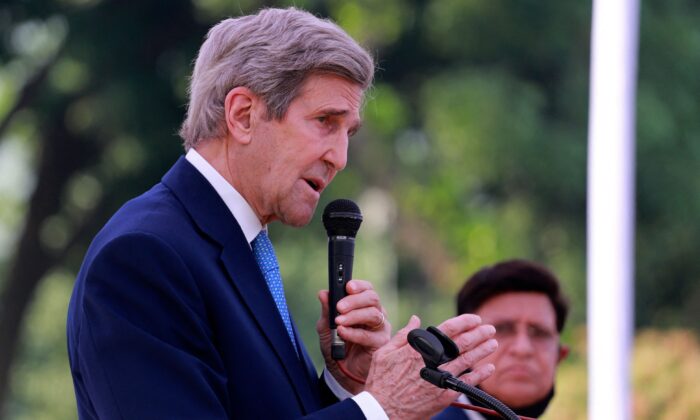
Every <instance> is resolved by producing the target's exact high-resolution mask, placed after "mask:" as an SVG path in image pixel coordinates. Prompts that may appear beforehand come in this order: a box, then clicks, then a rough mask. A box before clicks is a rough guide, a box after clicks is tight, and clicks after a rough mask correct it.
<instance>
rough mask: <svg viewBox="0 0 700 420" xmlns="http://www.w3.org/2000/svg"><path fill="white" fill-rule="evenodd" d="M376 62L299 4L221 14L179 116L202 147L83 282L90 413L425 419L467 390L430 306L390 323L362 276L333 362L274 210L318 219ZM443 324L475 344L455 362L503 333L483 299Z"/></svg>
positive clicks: (83, 373)
mask: <svg viewBox="0 0 700 420" xmlns="http://www.w3.org/2000/svg"><path fill="white" fill-rule="evenodd" d="M373 73H374V64H373V61H372V58H371V57H370V55H369V54H368V53H367V52H366V51H365V50H364V49H362V48H361V47H360V46H359V45H358V44H357V43H356V42H355V41H353V40H352V39H351V38H350V37H349V36H348V35H347V34H346V33H345V32H343V31H342V30H341V29H340V28H339V27H338V26H336V25H335V24H333V23H332V22H329V21H327V20H322V19H318V18H316V17H314V16H313V15H311V14H309V13H306V12H302V11H299V10H296V9H293V8H292V9H285V10H280V9H265V10H262V11H261V12H259V13H258V14H256V15H251V16H243V17H240V18H236V19H227V20H224V21H222V22H220V23H219V24H217V25H216V26H215V27H213V28H212V29H211V30H210V32H209V34H208V35H207V39H206V41H205V42H204V44H203V45H202V47H201V49H200V51H199V54H198V57H197V60H196V63H195V67H194V72H193V74H192V78H191V82H190V89H189V94H190V102H189V107H188V111H187V117H186V119H185V122H184V123H183V126H182V129H181V133H180V134H181V136H182V138H183V139H184V145H185V150H186V155H185V156H184V157H182V158H180V159H179V160H178V161H177V162H176V163H175V164H174V165H173V167H172V168H171V169H170V171H168V173H166V174H165V176H164V177H163V178H162V180H161V182H160V183H158V184H156V185H155V186H154V187H153V188H152V189H151V190H149V191H147V192H146V193H144V194H143V195H141V196H139V197H137V198H135V199H133V200H131V201H129V202H128V203H126V204H125V205H124V206H123V207H122V208H121V209H120V210H119V211H118V212H117V213H116V214H115V215H114V216H113V217H112V218H111V219H110V220H109V222H108V223H107V224H106V225H105V227H104V228H103V229H102V230H101V231H100V232H99V234H98V235H97V236H96V238H95V239H94V241H93V243H92V244H91V246H90V248H89V250H88V252H87V255H86V256H85V260H84V262H83V265H82V267H81V270H80V273H79V275H78V278H77V281H76V284H75V289H74V292H73V296H72V298H71V303H70V307H69V313H68V325H67V330H68V351H69V359H70V366H71V372H72V375H73V379H74V385H75V392H76V398H77V403H78V412H79V416H80V418H81V419H93V418H105V419H111V418H120V419H141V418H147V419H179V418H181V419H224V418H296V417H310V418H331V417H332V418H337V419H341V418H346V419H355V418H365V417H366V418H386V417H387V416H388V417H398V418H426V417H427V416H429V415H431V414H434V413H436V412H437V411H439V410H440V409H441V408H444V407H445V406H446V405H447V404H448V403H449V402H450V401H451V400H453V399H454V398H455V393H454V392H452V391H445V390H440V389H437V388H434V387H432V386H431V385H429V384H427V383H426V382H424V381H421V380H420V379H419V374H418V372H419V369H420V367H421V365H422V360H421V358H420V356H419V355H418V354H417V353H416V352H415V351H413V350H412V349H411V348H410V346H408V345H407V342H406V335H407V334H408V331H409V330H411V329H413V328H416V327H418V326H419V325H420V321H419V320H418V318H417V317H412V318H411V320H410V321H409V323H408V325H407V326H406V327H405V328H403V329H402V330H400V331H399V332H397V334H396V335H395V336H394V337H393V338H391V339H390V334H391V326H390V324H389V322H388V321H385V312H384V309H383V307H382V306H381V303H380V300H379V297H378V295H377V293H376V292H375V291H374V290H373V288H372V285H371V283H369V282H367V281H362V280H352V281H350V282H349V283H348V286H347V292H348V296H346V297H345V298H344V299H342V300H341V301H340V302H339V303H338V305H337V309H338V312H339V314H340V315H339V316H338V317H337V319H336V323H337V324H338V334H339V335H340V336H341V337H342V338H343V339H344V340H345V341H346V342H347V343H348V348H347V356H346V359H345V361H344V362H345V364H346V371H347V372H349V373H350V375H348V374H346V373H345V372H344V371H343V370H341V368H340V367H339V366H338V364H337V362H336V361H334V360H332V358H331V357H330V355H329V353H330V351H329V347H330V345H329V344H330V343H329V341H330V338H329V337H330V334H329V327H328V321H327V316H326V314H327V313H328V294H327V292H326V291H322V292H320V293H319V299H320V301H321V306H322V316H321V318H320V320H319V322H318V324H317V330H318V333H319V337H320V341H321V347H322V349H323V354H324V358H325V360H326V370H325V371H324V373H323V375H322V377H321V378H318V377H317V376H316V371H315V369H314V367H313V365H312V363H311V361H310V359H309V357H308V355H307V352H306V350H305V347H304V344H303V343H302V342H301V339H300V336H299V334H298V332H297V330H296V326H295V325H294V322H293V320H292V317H291V315H290V314H289V312H288V309H287V307H286V302H285V298H284V290H283V287H282V283H281V278H280V276H279V267H278V266H277V261H276V257H275V256H274V251H273V250H272V245H271V244H270V242H269V239H268V237H267V226H268V224H269V223H271V222H273V221H275V220H279V221H281V222H282V223H283V224H286V225H291V226H303V225H305V224H307V223H308V222H309V220H310V219H311V217H312V215H313V212H314V210H315V208H316V205H317V203H318V200H319V196H320V194H321V192H322V191H323V190H324V188H325V187H326V186H327V185H328V184H329V183H330V182H331V180H332V179H333V177H334V176H335V175H336V173H337V172H338V171H340V170H342V169H343V168H344V167H345V164H346V160H347V147H348V140H349V138H350V137H351V136H352V135H353V134H354V133H355V132H356V131H357V130H358V129H359V126H360V114H359V111H360V107H361V102H362V99H363V96H364V92H365V91H366V89H367V88H368V87H369V86H370V85H371V83H372V79H373ZM439 327H440V328H441V329H442V330H443V331H444V332H445V333H446V334H448V335H449V336H451V337H452V338H453V339H454V340H455V341H456V343H457V344H458V346H459V348H460V352H461V353H462V357H458V358H457V359H455V360H454V361H452V362H450V363H448V364H446V365H444V366H443V367H444V368H445V369H448V370H450V371H452V372H453V373H458V372H462V371H464V370H465V369H466V368H468V367H471V366H472V365H473V364H475V363H476V362H477V361H479V360H480V359H482V358H483V357H485V356H487V355H488V354H489V353H490V352H492V351H493V350H494V349H495V347H496V343H495V340H493V339H492V338H491V337H492V336H493V334H494V332H495V330H494V329H493V327H492V326H490V325H481V321H480V319H479V318H478V317H476V316H473V315H463V316H460V317H456V318H452V319H450V320H447V321H445V322H444V323H442V324H441V325H440V326H439ZM492 371H493V366H491V365H485V366H482V367H479V368H475V369H474V371H473V372H471V373H470V374H468V375H465V376H464V377H463V379H464V380H465V381H467V382H469V383H472V384H476V383H478V382H480V381H481V380H483V379H485V378H486V377H488V375H490V374H491V372H492Z"/></svg>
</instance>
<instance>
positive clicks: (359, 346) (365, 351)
mask: <svg viewBox="0 0 700 420" xmlns="http://www.w3.org/2000/svg"><path fill="white" fill-rule="evenodd" d="M346 291H347V293H348V295H347V296H345V297H344V298H343V299H341V300H340V301H339V302H338V305H337V310H338V316H337V317H336V319H335V323H336V326H337V331H338V335H339V336H340V337H341V338H342V339H343V340H344V341H345V359H343V360H342V362H341V363H343V364H344V366H345V368H346V369H347V370H348V371H349V372H350V373H352V374H353V375H354V376H356V377H358V378H361V379H363V380H364V379H365V378H367V373H368V372H369V368H370V364H371V362H372V354H373V353H374V352H375V351H376V350H377V349H378V348H380V347H382V346H383V345H385V344H386V343H388V342H389V338H390V337H391V324H390V323H389V321H388V320H387V319H386V312H385V311H384V308H383V307H382V305H381V302H380V301H379V295H378V294H377V292H376V291H375V290H374V288H373V287H372V284H371V283H370V282H368V281H364V280H350V281H349V282H348V283H347V285H346ZM318 299H319V300H320V301H321V318H319V320H318V322H317V323H316V331H317V332H318V336H319V339H320V343H321V353H323V358H324V359H325V360H326V368H327V369H328V371H329V372H330V373H331V374H332V375H333V377H334V378H335V379H336V380H337V381H338V383H339V384H340V385H341V386H342V387H343V388H345V389H346V390H347V391H349V392H351V393H352V394H357V393H359V392H361V391H362V390H363V389H364V386H363V385H362V384H361V383H359V382H357V381H355V380H353V379H352V378H349V377H348V376H347V375H345V374H344V373H343V372H342V371H341V370H340V368H339V367H338V362H337V361H336V360H333V358H331V332H330V327H329V325H328V291H327V290H321V291H320V292H319V294H318Z"/></svg>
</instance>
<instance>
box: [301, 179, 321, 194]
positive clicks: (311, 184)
mask: <svg viewBox="0 0 700 420" xmlns="http://www.w3.org/2000/svg"><path fill="white" fill-rule="evenodd" d="M305 181H306V183H307V184H309V187H311V189H313V190H314V191H316V192H319V191H320V190H321V186H320V185H319V184H318V183H317V182H316V181H314V180H312V179H305Z"/></svg>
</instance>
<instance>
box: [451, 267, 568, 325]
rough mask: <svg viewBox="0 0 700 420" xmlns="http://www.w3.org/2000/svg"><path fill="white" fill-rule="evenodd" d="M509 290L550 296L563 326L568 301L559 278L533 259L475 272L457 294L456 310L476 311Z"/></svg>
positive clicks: (463, 312)
mask: <svg viewBox="0 0 700 420" xmlns="http://www.w3.org/2000/svg"><path fill="white" fill-rule="evenodd" d="M509 292H539V293H543V294H545V295H547V297H548V298H549V301H550V302H552V307H554V312H555V313H556V315H557V331H559V332H561V331H562V329H564V323H565V322H566V316H567V314H568V312H569V300H568V299H567V298H566V296H564V294H563V293H562V291H561V287H560V286H559V280H558V279H557V278H556V276H555V275H554V274H552V272H551V271H549V270H548V269H547V268H545V267H543V266H541V265H539V264H536V263H534V262H531V261H525V260H509V261H503V262H500V263H498V264H495V265H492V266H488V267H484V268H482V269H481V270H479V271H477V272H476V273H474V274H473V275H472V276H471V277H470V278H469V279H468V280H467V282H466V283H465V284H464V286H463V287H462V290H460V291H459V294H458V295H457V313H459V314H465V313H474V312H475V311H477V310H478V309H479V307H481V305H483V304H484V303H485V302H486V301H487V300H489V299H491V298H493V297H495V296H498V295H501V294H504V293H509Z"/></svg>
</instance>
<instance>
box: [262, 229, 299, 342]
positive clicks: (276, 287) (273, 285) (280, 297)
mask: <svg viewBox="0 0 700 420" xmlns="http://www.w3.org/2000/svg"><path fill="white" fill-rule="evenodd" d="M251 245H252V248H253V255H254V256H255V260H256V261H257V262H258V266H260V271H262V273H263V275H264V276H265V281H266V282H267V287H269V288H270V292H271V293H272V298H273V299H274V300H275V305H277V310H278V311H279V314H280V316H281V317H282V322H284V326H285V327H286V328H287V334H289V338H290V340H292V347H294V351H297V343H296V340H295V339H294V332H293V331H292V321H291V319H290V318H289V310H288V309H287V300H286V299H285V298H284V286H283V285H282V276H281V275H280V267H279V264H277V256H276V255H275V250H274V248H272V242H270V238H269V237H268V236H267V232H266V231H264V230H262V231H260V233H259V234H258V236H256V237H255V239H253V242H252V243H251ZM297 356H298V353H297Z"/></svg>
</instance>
